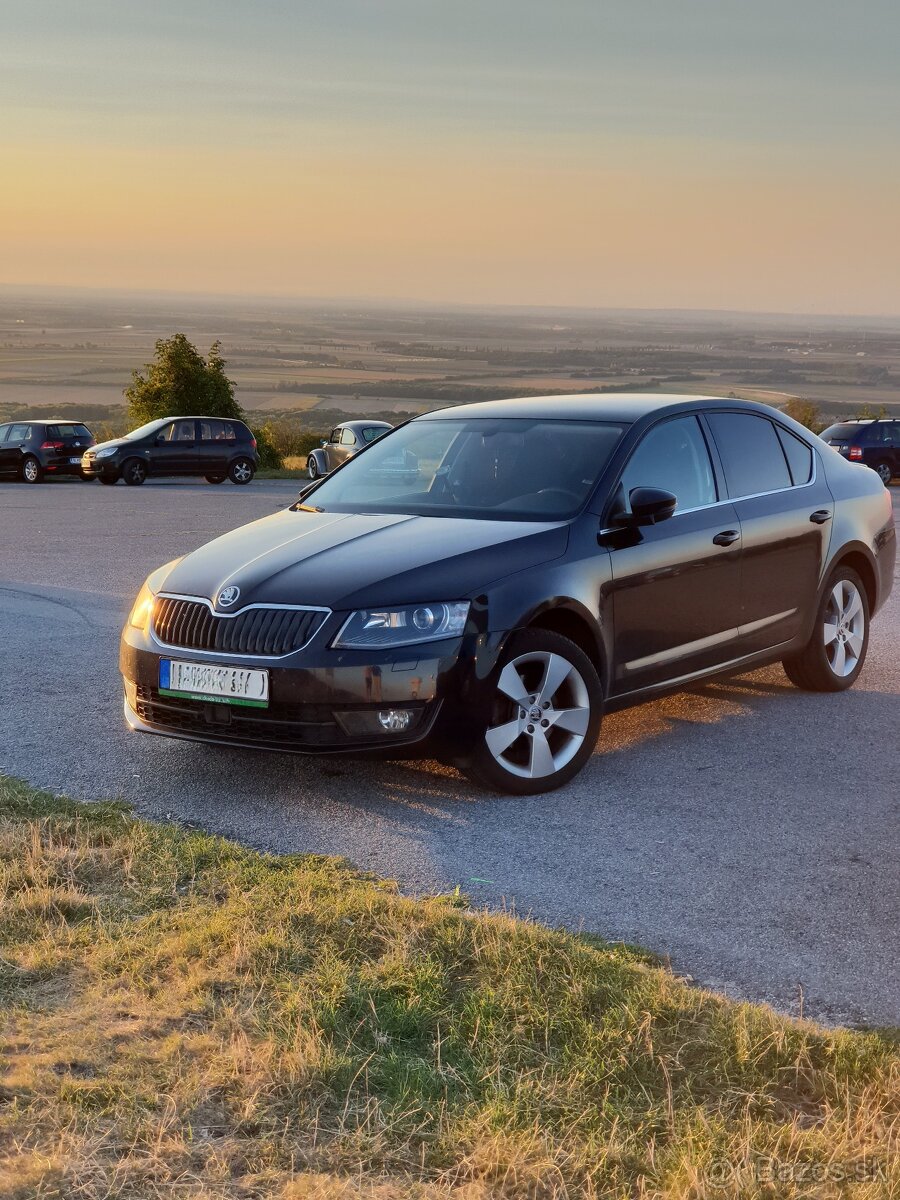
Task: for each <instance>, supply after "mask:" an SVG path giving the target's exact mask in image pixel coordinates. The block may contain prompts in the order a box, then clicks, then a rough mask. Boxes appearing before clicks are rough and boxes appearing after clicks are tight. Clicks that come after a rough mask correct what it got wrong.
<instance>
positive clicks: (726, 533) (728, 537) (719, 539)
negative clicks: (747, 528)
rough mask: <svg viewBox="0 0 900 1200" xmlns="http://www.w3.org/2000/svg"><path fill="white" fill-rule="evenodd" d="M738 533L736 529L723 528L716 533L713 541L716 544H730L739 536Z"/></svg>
mask: <svg viewBox="0 0 900 1200" xmlns="http://www.w3.org/2000/svg"><path fill="white" fill-rule="evenodd" d="M740 536H741V535H740V534H739V533H738V531H737V530H736V529H723V530H722V532H721V533H717V534H716V536H715V537H714V538H713V543H714V544H715V545H716V546H730V545H732V544H733V543H734V542H736V541H737V540H738V539H739V538H740Z"/></svg>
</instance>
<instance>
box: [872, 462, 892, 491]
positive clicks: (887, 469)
mask: <svg viewBox="0 0 900 1200" xmlns="http://www.w3.org/2000/svg"><path fill="white" fill-rule="evenodd" d="M875 471H876V473H877V475H878V478H879V479H880V480H881V482H882V483H883V484H884V486H885V487H887V485H888V484H889V483H890V482H891V480H892V479H893V478H894V469H893V467H892V466H891V464H890V463H889V462H880V463H876V465H875Z"/></svg>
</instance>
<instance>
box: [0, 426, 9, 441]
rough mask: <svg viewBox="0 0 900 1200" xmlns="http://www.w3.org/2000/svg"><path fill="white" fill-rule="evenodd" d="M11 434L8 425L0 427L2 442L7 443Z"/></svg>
mask: <svg viewBox="0 0 900 1200" xmlns="http://www.w3.org/2000/svg"><path fill="white" fill-rule="evenodd" d="M8 433H9V426H8V425H0V442H5V441H6V435H7V434H8Z"/></svg>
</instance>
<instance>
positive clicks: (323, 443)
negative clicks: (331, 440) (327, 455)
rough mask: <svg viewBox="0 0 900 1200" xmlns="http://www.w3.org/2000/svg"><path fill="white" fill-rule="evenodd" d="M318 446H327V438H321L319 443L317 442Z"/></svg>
mask: <svg viewBox="0 0 900 1200" xmlns="http://www.w3.org/2000/svg"><path fill="white" fill-rule="evenodd" d="M319 445H320V446H327V445H328V438H322V440H321V442H319Z"/></svg>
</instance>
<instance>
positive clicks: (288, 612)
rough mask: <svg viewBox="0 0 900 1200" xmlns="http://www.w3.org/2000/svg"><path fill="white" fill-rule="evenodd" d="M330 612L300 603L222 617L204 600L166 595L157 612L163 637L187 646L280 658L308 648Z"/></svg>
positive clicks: (156, 629)
mask: <svg viewBox="0 0 900 1200" xmlns="http://www.w3.org/2000/svg"><path fill="white" fill-rule="evenodd" d="M327 616H328V614H327V613H324V612H318V611H315V610H313V611H310V610H308V609H296V608H247V609H245V610H244V611H243V612H240V613H237V614H236V615H235V616H233V617H225V616H219V615H217V614H216V613H214V612H212V610H211V609H210V608H209V606H208V605H206V604H203V603H202V602H200V601H199V600H180V599H173V598H172V597H169V596H160V597H159V599H158V600H157V601H156V605H155V608H154V613H153V629H154V632H155V634H156V636H157V638H158V639H159V641H161V642H163V643H165V645H167V646H178V647H179V648H182V649H185V650H211V651H215V652H218V653H219V654H247V655H253V656H259V657H279V656H281V655H284V654H290V653H292V652H293V651H294V650H300V649H302V648H303V647H304V646H305V645H306V643H307V642H308V641H309V640H310V638H311V637H312V636H313V634H314V633H316V631H317V630H318V629H320V628H321V627H322V624H323V622H324V621H325V618H326V617H327Z"/></svg>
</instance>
